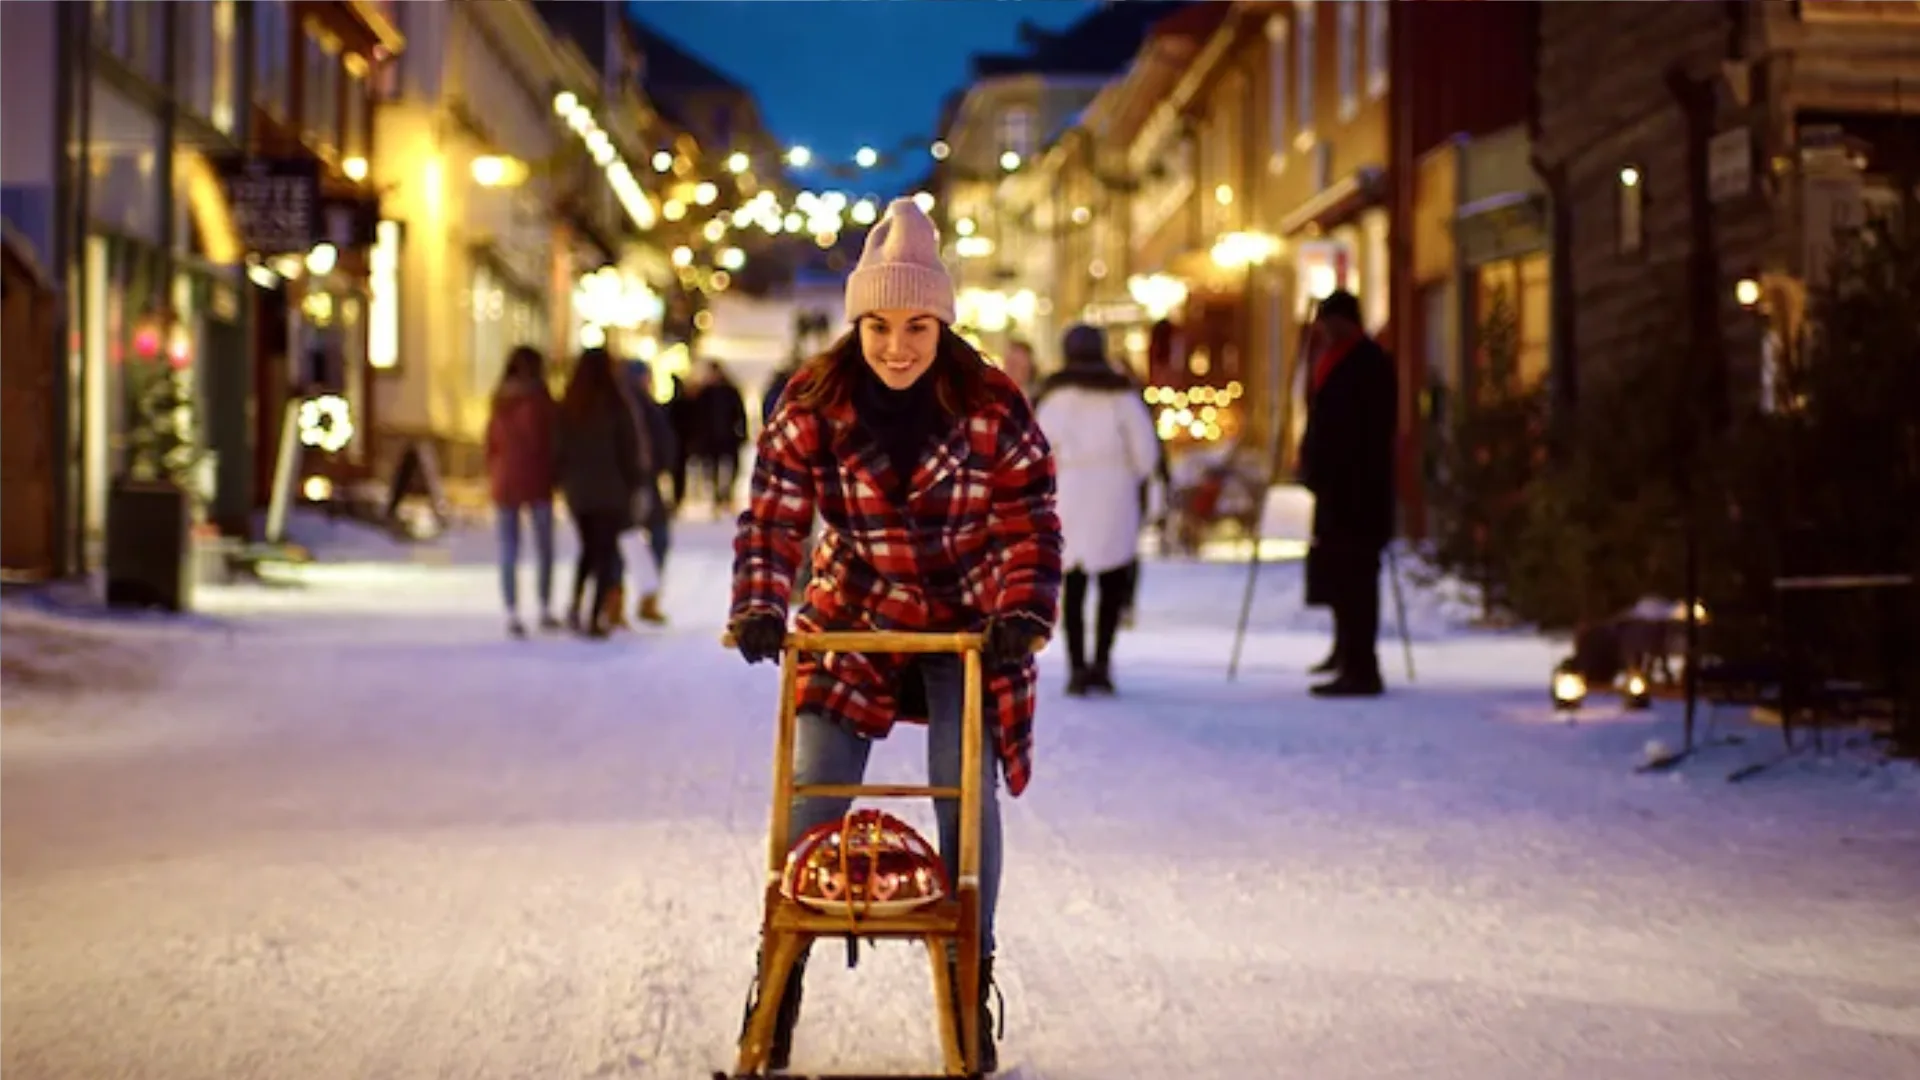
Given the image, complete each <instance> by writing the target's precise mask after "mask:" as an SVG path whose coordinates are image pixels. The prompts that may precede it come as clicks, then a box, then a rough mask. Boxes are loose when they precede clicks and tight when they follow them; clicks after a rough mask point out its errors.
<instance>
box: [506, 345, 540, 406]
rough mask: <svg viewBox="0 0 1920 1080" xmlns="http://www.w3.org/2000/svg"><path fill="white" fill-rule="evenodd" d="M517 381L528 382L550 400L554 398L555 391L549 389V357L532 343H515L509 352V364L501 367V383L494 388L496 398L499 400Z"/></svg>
mask: <svg viewBox="0 0 1920 1080" xmlns="http://www.w3.org/2000/svg"><path fill="white" fill-rule="evenodd" d="M515 381H519V382H523V383H526V384H528V385H529V386H531V387H532V388H533V389H535V390H538V391H539V392H540V393H541V395H542V396H544V397H545V398H546V399H547V400H548V401H552V400H553V392H552V391H551V390H549V389H547V358H546V357H545V356H544V355H542V354H541V352H540V350H539V349H536V348H534V347H533V346H531V345H515V346H514V347H513V351H512V352H510V353H508V354H507V366H506V367H504V368H502V369H501V371H500V383H499V385H497V386H495V387H494V388H493V396H494V399H495V400H496V401H497V400H499V398H500V395H502V394H504V393H506V392H507V388H508V387H509V386H511V385H512V384H513V383H514V382H515Z"/></svg>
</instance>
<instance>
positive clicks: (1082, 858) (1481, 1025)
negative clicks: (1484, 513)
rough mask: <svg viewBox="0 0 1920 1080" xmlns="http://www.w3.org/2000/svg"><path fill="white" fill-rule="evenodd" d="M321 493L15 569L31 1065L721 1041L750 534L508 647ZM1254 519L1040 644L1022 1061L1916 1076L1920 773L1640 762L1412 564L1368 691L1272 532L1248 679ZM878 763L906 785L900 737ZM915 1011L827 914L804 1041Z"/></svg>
mask: <svg viewBox="0 0 1920 1080" xmlns="http://www.w3.org/2000/svg"><path fill="white" fill-rule="evenodd" d="M301 526H302V528H303V530H304V533H305V535H304V537H303V538H304V539H306V540H307V541H308V542H309V543H310V544H311V545H312V546H313V547H314V548H315V550H316V552H317V553H318V554H319V557H320V558H319V561H318V562H316V563H314V564H312V565H310V566H306V567H301V568H293V569H287V570H282V571H279V572H277V575H276V581H275V583H274V584H271V585H257V584H256V585H232V586H207V587H203V588H202V590H201V592H200V606H201V608H202V614H201V616H200V617H199V618H196V619H192V620H187V621H184V622H170V621H165V620H153V619H137V620H119V619H100V618H83V617H80V616H78V615H75V614H73V613H71V612H68V611H65V610H62V609H61V608H60V607H59V606H58V605H47V604H34V603H30V602H20V601H15V602H10V603H9V604H8V605H7V608H6V615H7V620H6V622H5V625H4V627H3V628H0V635H3V637H0V655H5V656H7V657H8V659H9V666H8V668H7V675H6V684H5V697H4V731H3V740H4V741H3V750H4V753H3V755H0V797H3V800H4V806H3V807H0V822H3V823H4V838H3V839H4V859H5V863H4V869H5V873H4V896H3V897H0V899H3V902H4V912H5V920H4V950H5V957H4V966H5V1009H4V1032H0V1042H3V1049H0V1072H3V1073H4V1074H5V1075H6V1076H8V1077H10V1078H11V1077H27V1078H35V1080H59V1078H74V1080H109V1078H115V1077H139V1078H143V1080H147V1078H151V1080H173V1078H182V1080H186V1078H195V1080H199V1078H211V1077H219V1078H222V1080H241V1078H248V1077H274V1078H282V1077H284V1078H290V1080H291V1078H298V1080H307V1078H310V1077H316V1076H350V1077H380V1078H382V1080H403V1078H410V1077H476V1078H478V1077H486V1078H495V1077H540V1078H549V1077H579V1078H612V1077H663V1078H664V1077H695V1076H704V1075H706V1073H707V1072H708V1071H710V1070H712V1069H714V1068H727V1067H730V1066H731V1063H732V1056H733V1040H734V1037H735V1034H736V1032H737V1030H738V1026H739V1021H740V1010H741V1005H742V1000H743V996H744V993H745V991H746V989H747V984H748V982H749V980H750V978H751V975H752V960H753V954H754V945H755V940H754V938H755V931H756V920H757V918H758V914H759V913H758V907H757V905H758V900H759V887H760V882H761V871H762V863H763V860H764V851H765V847H764V837H763V830H764V828H765V823H766V814H767V791H768V784H769V776H770V763H769V751H770V749H771V720H772V715H773V706H774V690H775V680H776V673H775V672H774V671H773V670H772V669H771V667H768V666H761V667H756V668H747V667H745V666H743V665H742V664H741V663H740V662H739V660H738V659H737V657H735V656H733V655H732V654H731V653H728V652H726V651H725V650H723V649H722V648H720V646H719V645H718V644H717V635H718V631H719V628H720V622H721V618H722V616H723V613H724V608H725V590H726V584H727V582H726V568H727V557H728V556H727V548H726V531H725V528H724V526H720V525H713V524H706V523H701V524H695V525H688V526H683V527H682V528H681V529H680V533H679V536H678V537H677V539H678V541H679V547H678V550H677V551H676V553H675V555H674V564H673V566H672V567H671V570H670V591H669V594H668V599H667V607H668V610H669V614H670V615H671V617H672V619H673V624H672V626H671V627H670V628H667V629H664V630H643V631H638V632H633V633H628V634H624V635H622V636H620V637H618V638H616V639H615V640H613V641H611V642H607V643H591V642H584V641H578V640H573V639H569V638H564V637H560V636H548V637H536V638H535V639H534V640H531V641H525V642H517V641H512V640H509V639H508V638H507V637H506V635H505V633H504V620H503V618H502V616H501V614H500V612H499V610H498V600H497V585H496V577H495V571H494V569H493V567H492V566H491V564H490V558H491V543H490V538H489V537H488V536H487V535H486V534H485V533H484V532H482V531H477V530H476V531H472V532H468V531H460V532H457V533H456V534H454V535H452V536H450V537H447V538H444V539H442V540H440V541H437V542H434V543H431V544H427V545H421V546H401V545H398V544H396V543H394V542H391V541H388V540H386V539H384V538H381V537H378V536H373V535H370V534H368V533H366V532H365V531H364V530H361V529H359V528H358V527H357V526H350V525H331V526H329V525H325V524H324V523H319V522H316V521H313V520H303V521H302V522H301ZM1230 555H1231V553H1230V552H1218V551H1216V552H1214V553H1213V556H1214V557H1212V558H1209V559H1207V560H1203V561H1193V562H1173V561H1155V562H1153V563H1151V564H1149V565H1148V567H1147V568H1146V571H1145V573H1144V575H1143V590H1144V592H1143V596H1142V598H1141V608H1140V611H1139V615H1138V626H1137V629H1134V630H1132V631H1128V632H1125V633H1123V636H1122V639H1121V643H1120V648H1119V653H1118V657H1117V661H1116V665H1117V669H1116V675H1117V679H1118V681H1119V683H1120V687H1121V696H1120V697H1118V698H1116V699H1112V700H1073V699H1068V698H1065V697H1064V696H1062V694H1061V689H1060V688H1061V683H1062V682H1063V672H1062V671H1061V668H1062V667H1063V661H1062V659H1061V657H1060V655H1059V653H1060V650H1059V649H1058V648H1057V647H1056V648H1055V649H1053V650H1051V651H1050V652H1049V654H1048V655H1047V656H1045V657H1043V666H1044V670H1045V672H1046V675H1047V685H1046V688H1045V692H1044V697H1043V701H1042V712H1041V717H1040V733H1039V745H1038V749H1037V761H1036V774H1035V780H1034V784H1033V787H1032V788H1031V789H1030V790H1029V792H1028V793H1027V795H1025V796H1024V797H1022V798H1020V799H1018V800H1010V801H1006V802H1005V803H1004V811H1005V815H1006V834H1007V838H1008V845H1009V847H1008V855H1007V877H1006V885H1005V893H1004V898H1003V905H1002V916H1001V924H1000V938H1001V942H1002V945H1001V956H1000V958H999V965H998V968H997V973H998V975H999V976H1000V980H1001V982H1002V984H1003V988H1004V991H1005V994H1006V1004H1007V1012H1008V1016H1007V1019H1006V1038H1005V1042H1004V1050H1003V1055H1002V1058H1003V1063H1004V1064H1005V1065H1006V1070H1005V1072H1006V1074H1007V1075H1011V1076H1017V1077H1019V1078H1021V1080H1038V1078H1047V1080H1061V1078H1069V1077H1085V1078H1089V1080H1091V1078H1099V1080H1119V1078H1129V1077H1139V1078H1156V1080H1157V1078H1164V1077H1175V1076H1181V1077H1222V1078H1226V1077H1244V1076H1280V1077H1288V1076H1291V1077H1312V1078H1314V1080H1342V1078H1360V1077H1366V1078H1392V1077H1406V1078H1410V1080H1411V1078H1420V1080H1430V1078H1456V1077H1457V1078H1462V1080H1466V1078H1471V1080H1503V1078H1511V1080H1554V1078H1566V1080H1589V1078H1591V1080H1601V1078H1604V1080H1632V1078H1642V1077H1644V1078H1650V1080H1651V1078H1658V1080H1680V1078H1686V1080H1696V1078H1709V1077H1726V1078H1738V1080H1769V1078H1780V1080H1788V1078H1792V1080H1799V1078H1803V1077H1808V1076H1818V1077H1823V1078H1830V1080H1841V1078H1849V1077H1859V1078H1879V1080H1890V1078H1893V1077H1902V1076H1916V1075H1920V908H1916V906H1915V904H1914V897H1915V896H1916V895H1920V813H1917V811H1920V777H1917V776H1916V773H1915V770H1914V769H1913V768H1912V767H1911V766H1909V765H1904V764H1884V763H1882V762H1880V761H1879V760H1877V759H1876V758H1875V757H1874V756H1873V755H1871V754H1869V753H1867V752H1865V751H1864V750H1862V749H1860V748H1858V747H1851V748H1846V747H1843V749H1842V752H1840V753H1833V754H1825V755H1813V756H1808V757H1804V758H1798V759H1795V760H1792V761H1789V762H1786V763H1784V764H1781V765H1779V766H1777V767H1775V768H1773V769H1770V770H1768V771H1766V772H1762V773H1761V774H1759V775H1758V776H1756V777H1754V778H1752V779H1750V780H1747V781H1745V782H1743V783H1740V784H1729V783H1727V782H1726V781H1725V777H1726V775H1727V774H1728V773H1729V772H1731V771H1732V770H1733V769H1734V768H1736V767H1738V766H1739V765H1741V764H1743V763H1745V762H1747V761H1750V760H1764V759H1766V758H1767V757H1768V756H1770V755H1772V754H1774V753H1775V752H1776V751H1777V748H1778V746H1779V735H1778V733H1777V732H1776V731H1773V730H1771V729H1767V728H1760V727H1754V726H1752V725H1750V724H1749V723H1747V722H1746V721H1745V720H1744V719H1743V718H1742V717H1741V716H1740V715H1738V714H1737V713H1736V712H1735V711H1733V710H1721V711H1720V712H1719V713H1718V714H1717V715H1716V716H1715V717H1713V724H1712V729H1711V732H1710V734H1711V737H1712V739H1713V740H1715V741H1714V743H1713V745H1711V746H1709V748H1708V749H1706V750H1704V751H1703V752H1702V753H1701V754H1699V755H1697V756H1696V757H1695V758H1693V759H1691V760H1689V761H1688V762H1686V763H1684V764H1683V765H1681V766H1680V767H1679V768H1678V769H1676V770H1674V771H1672V772H1670V773H1639V772H1636V771H1635V766H1636V765H1638V764H1639V762H1640V761H1641V759H1642V756H1643V752H1644V749H1643V748H1644V747H1645V746H1646V744H1647V743H1648V742H1649V741H1650V740H1662V741H1665V742H1667V743H1669V744H1674V743H1677V742H1678V734H1677V732H1678V725H1677V716H1678V712H1677V707H1675V706H1673V705H1671V704H1668V703H1662V704H1661V705H1660V706H1659V707H1658V708H1657V709H1656V711H1655V712H1653V713H1651V714H1647V713H1627V712H1622V711H1620V710H1619V709H1618V708H1617V706H1615V705H1614V704H1613V703H1611V702H1610V701H1608V700H1606V699H1603V698H1600V697H1596V698H1595V699H1593V700H1592V701H1591V702H1590V703H1589V705H1588V706H1587V707H1586V708H1585V709H1584V710H1583V711H1582V712H1581V713H1580V714H1579V715H1578V716H1577V717H1575V718H1573V720H1572V721H1571V722H1569V721H1568V719H1567V718H1565V717H1562V716H1557V715H1555V714H1554V713H1553V712H1552V711H1551V709H1550V708H1549V706H1548V704H1547V696H1548V695H1547V681H1548V673H1549V670H1550V668H1551V666H1552V664H1553V662H1554V661H1555V660H1556V659H1557V658H1558V656H1559V655H1560V654H1561V652H1563V651H1564V645H1556V644H1555V643H1552V642H1548V641H1542V640H1540V639H1538V638H1535V637H1533V636H1530V635H1525V634H1520V633H1511V632H1509V633H1504V634H1491V633H1481V632H1472V631H1468V630H1465V629H1463V628H1462V625H1461V624H1462V623H1463V622H1464V621H1465V620H1466V619H1467V618H1468V617H1469V616H1470V614H1471V611H1470V609H1469V608H1466V607H1465V606H1463V605H1462V604H1461V603H1460V601H1459V599H1458V598H1455V597H1449V596H1446V595H1443V594H1440V593H1436V592H1434V591H1431V590H1426V589H1420V588H1416V587H1414V585H1413V584H1412V583H1411V582H1410V581H1409V582H1406V583H1405V587H1404V589H1403V595H1404V597H1405V601H1406V608H1407V621H1408V629H1409V636H1410V637H1411V639H1412V642H1413V648H1412V652H1413V658H1414V661H1415V666H1416V672H1417V679H1416V680H1415V681H1412V682H1409V681H1408V680H1407V678H1406V672H1405V669H1404V660H1403V657H1402V654H1401V644H1400V642H1399V641H1398V640H1397V636H1398V631H1397V627H1396V621H1395V616H1394V605H1393V603H1392V600H1391V597H1389V598H1388V599H1387V602H1386V603H1385V605H1384V611H1383V615H1384V619H1383V621H1384V623H1385V624H1386V625H1385V629H1384V633H1383V640H1382V661H1383V666H1384V668H1385V669H1386V672H1387V675H1388V679H1389V683H1390V685H1391V690H1390V693H1389V696H1388V697H1386V698H1384V699H1381V700H1377V701H1337V702H1329V701H1319V700H1315V699H1311V698H1309V697H1308V696H1307V695H1306V694H1305V689H1306V687H1307V686H1308V685H1309V682H1310V679H1309V677H1308V676H1307V675H1305V674H1304V669H1305V667H1306V666H1307V665H1308V664H1310V663H1312V662H1313V661H1315V660H1317V659H1318V658H1319V657H1320V655H1321V654H1322V653H1323V652H1324V651H1325V648H1326V644H1327V636H1326V623H1325V616H1324V614H1323V613H1320V612H1304V611H1302V609H1301V607H1300V604H1299V599H1300V579H1299V567H1298V565H1297V563H1290V562H1282V563H1276V564H1271V565H1268V566H1266V567H1264V568H1263V570H1262V573H1261V576H1260V578H1259V590H1258V593H1257V595H1256V600H1255V604H1254V608H1253V620H1252V632H1251V633H1250V634H1249V637H1248V640H1247V646H1246V651H1245V656H1244V659H1243V662H1242V666H1241V670H1240V674H1239V677H1238V678H1237V679H1235V680H1233V681H1228V679H1227V678H1226V667H1227V657H1228V655H1229V651H1230V647H1231V644H1232V636H1233V625H1234V620H1235V618H1236V616H1237V614H1238V611H1239V605H1240V598H1241V595H1242V589H1243V587H1244V584H1245V582H1246V572H1245V568H1244V567H1243V566H1242V565H1240V564H1238V563H1236V562H1234V561H1231V558H1230ZM1407 561H1410V560H1404V559H1403V562H1407ZM1408 569H1409V567H1407V566H1404V565H1403V567H1402V570H1403V571H1406V570H1408ZM569 577H570V566H569V567H568V568H567V569H566V570H565V571H563V572H562V573H561V574H560V575H559V580H560V582H561V583H562V584H564V583H565V582H566V581H567V579H568V578H569ZM528 587H530V583H528V584H523V589H526V588H528ZM76 635H77V636H78V637H80V638H84V639H85V640H84V642H82V643H81V644H75V642H74V640H73V639H74V638H75V636H76ZM16 656H18V657H19V658H20V662H22V663H24V662H26V661H28V660H32V661H34V662H35V663H36V664H37V665H38V666H37V667H36V668H35V669H34V670H35V671H38V672H42V673H44V672H45V671H49V670H51V671H53V672H54V676H49V677H35V678H27V677H22V676H19V675H18V674H17V673H18V671H20V670H25V669H23V668H18V667H16V666H15V664H14V660H15V658H16ZM1703 719H1704V718H1703ZM1730 737H1731V738H1735V739H1738V740H1739V741H1738V742H1731V741H1726V740H1728V739H1729V738H1730ZM875 760H876V763H877V764H876V769H875V772H874V778H875V779H901V780H909V779H914V778H916V774H917V765H918V762H919V760H920V741H919V736H918V734H917V733H916V732H908V733H903V734H902V735H900V736H899V737H897V738H896V739H894V740H892V741H891V742H889V743H888V744H886V745H885V746H884V747H883V749H882V750H881V752H880V753H878V754H877V755H876V759H875ZM906 816H908V817H909V818H910V820H913V821H915V822H916V823H918V824H920V825H922V827H925V828H928V829H929V830H930V826H931V814H930V813H928V812H926V811H925V810H924V808H920V807H914V808H912V809H911V811H910V812H908V813H907V815H906ZM930 1001H931V994H930V991H929V989H928V986H927V980H926V975H925V962H924V955H923V954H922V953H920V952H918V951H916V950H912V949H908V948H906V947H904V946H897V945H895V946H881V947H878V948H876V949H869V950H863V953H862V960H861V963H860V966H859V967H858V968H857V969H855V970H848V969H847V967H846V964H845V962H844V952H843V950H842V949H841V948H840V946H839V945H838V943H833V942H829V943H823V945H822V946H821V947H820V948H819V949H818V950H817V951H816V954H815V960H814V963H813V965H812V968H811V969H810V972H809V980H808V986H807V996H806V1009H805V1014H804V1016H803V1019H802V1021H801V1026H800V1029H799V1033H798V1037H797V1045H796V1051H795V1061H794V1066H795V1069H796V1071H804V1070H812V1069H820V1070H836V1071H843V1072H845V1071H858V1072H882V1071H907V1070H918V1071H930V1070H932V1069H933V1068H934V1066H935V1064H936V1063H937V1060H938V1055H937V1045H936V1042H935V1036H934V1028H933V1023H932V1018H931V1014H930V1012H929V1005H930Z"/></svg>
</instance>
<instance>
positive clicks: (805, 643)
mask: <svg viewBox="0 0 1920 1080" xmlns="http://www.w3.org/2000/svg"><path fill="white" fill-rule="evenodd" d="M985 641H986V635H985V634H971V633H927V632H921V631H912V630H796V631H791V632H789V633H788V634H787V641H786V648H789V649H792V650H794V651H796V652H803V653H823V652H888V653H961V654H965V653H970V652H979V651H980V647H981V645H982V644H984V643H985ZM720 644H722V645H724V646H726V647H727V648H729V649H731V648H733V647H734V646H735V645H736V644H738V643H737V642H736V641H734V638H733V633H732V632H731V631H729V632H727V633H724V634H722V635H720Z"/></svg>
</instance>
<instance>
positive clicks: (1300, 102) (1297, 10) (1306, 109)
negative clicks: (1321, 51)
mask: <svg viewBox="0 0 1920 1080" xmlns="http://www.w3.org/2000/svg"><path fill="white" fill-rule="evenodd" d="M1293 11H1294V15H1293V21H1294V38H1293V50H1294V59H1293V68H1294V77H1295V79H1296V80H1297V81H1298V82H1297V89H1296V90H1295V92H1294V95H1293V96H1294V111H1295V112H1296V113H1298V114H1299V117H1300V134H1299V136H1298V138H1297V139H1296V140H1295V141H1296V142H1297V143H1299V144H1300V145H1302V146H1305V145H1307V144H1310V143H1312V142H1313V110H1314V97H1313V89H1314V87H1313V80H1314V60H1315V57H1314V55H1313V54H1314V44H1315V42H1316V40H1317V39H1318V37H1319V34H1318V32H1317V31H1318V27H1317V26H1316V25H1315V22H1316V20H1315V19H1314V12H1313V5H1312V4H1310V3H1300V2H1298V0H1296V2H1295V4H1294V7H1293Z"/></svg>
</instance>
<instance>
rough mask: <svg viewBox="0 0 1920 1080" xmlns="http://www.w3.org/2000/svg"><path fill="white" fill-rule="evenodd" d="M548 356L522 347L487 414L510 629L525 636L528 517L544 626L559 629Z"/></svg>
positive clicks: (489, 462)
mask: <svg viewBox="0 0 1920 1080" xmlns="http://www.w3.org/2000/svg"><path fill="white" fill-rule="evenodd" d="M546 367H547V360H546V357H544V356H541V355H540V352H539V350H537V349H534V348H532V347H530V346H526V345H522V346H520V347H518V348H516V349H514V350H513V352H512V353H511V354H510V355H509V356H508V357H507V367H506V370H505V371H504V372H503V373H502V374H501V376H500V385H499V387H498V388H497V389H495V390H494V393H493V404H492V407H491V408H490V409H489V410H488V414H487V442H486V448H487V487H488V491H489V494H490V495H491V496H492V498H493V507H494V522H495V526H496V528H497V529H498V532H499V538H500V594H501V598H502V599H503V600H504V601H505V602H506V606H507V632H508V633H509V634H512V635H513V636H514V637H525V636H526V634H527V628H526V625H525V624H524V623H522V622H521V621H520V580H519V579H520V519H521V517H522V516H523V515H524V516H526V517H527V518H528V519H530V520H531V521H532V523H533V545H534V552H535V555H536V557H537V558H538V559H539V564H538V567H537V574H538V581H539V588H540V627H541V629H543V630H552V629H557V628H558V627H559V625H560V624H559V622H558V621H557V620H556V619H554V617H553V488H554V475H553V430H554V404H553V394H552V393H550V392H549V391H548V390H547V380H546Z"/></svg>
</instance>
